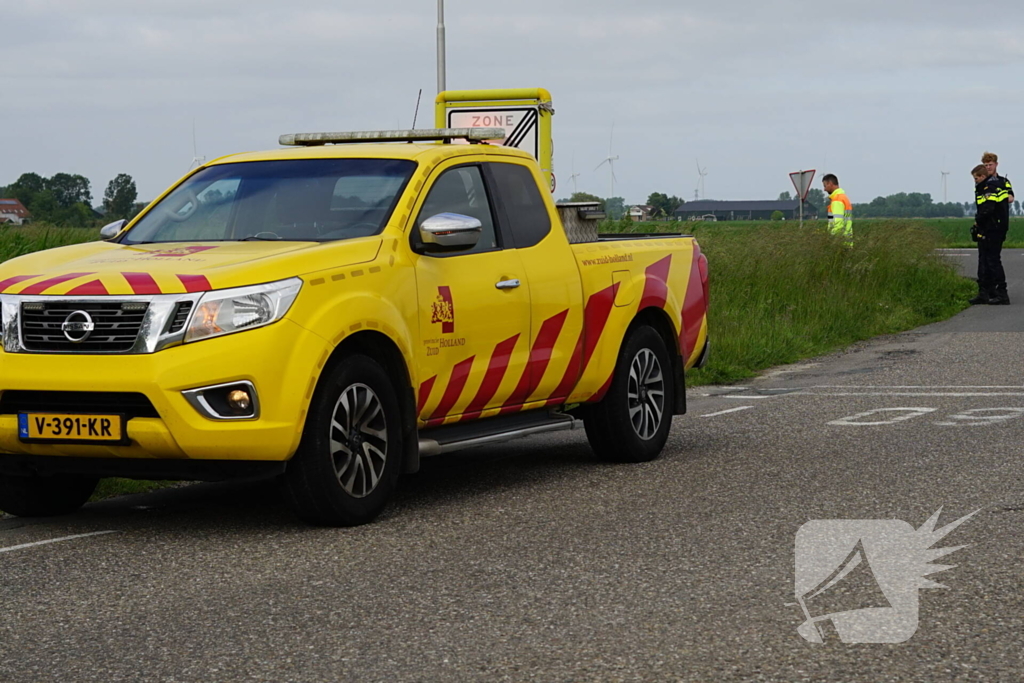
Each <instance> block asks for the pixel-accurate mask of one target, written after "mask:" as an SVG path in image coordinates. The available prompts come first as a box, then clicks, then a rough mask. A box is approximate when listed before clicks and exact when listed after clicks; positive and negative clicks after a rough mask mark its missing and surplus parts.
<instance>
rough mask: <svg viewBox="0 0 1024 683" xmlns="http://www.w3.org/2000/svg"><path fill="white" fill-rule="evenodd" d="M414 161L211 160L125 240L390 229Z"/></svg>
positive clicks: (359, 233) (358, 233)
mask: <svg viewBox="0 0 1024 683" xmlns="http://www.w3.org/2000/svg"><path fill="white" fill-rule="evenodd" d="M415 168H416V163H415V162H413V161H404V160H394V159H291V160H287V161H252V162H247V163H238V164H223V165H218V166H211V167H209V168H205V169H203V170H201V171H199V172H198V173H196V174H195V175H193V176H192V177H190V178H189V179H188V180H186V181H185V182H184V183H182V184H181V185H179V186H178V187H177V188H175V189H174V191H173V192H171V193H170V194H169V195H167V196H166V197H165V198H164V199H163V200H162V201H161V202H160V203H159V204H157V205H156V206H154V207H153V208H152V209H151V210H150V211H149V212H148V213H147V214H146V215H145V216H143V217H142V219H141V220H139V222H138V223H137V224H136V225H135V226H134V227H133V228H132V229H131V230H129V231H128V233H127V234H126V235H125V236H124V237H123V238H122V239H121V240H120V241H121V242H122V243H124V244H142V243H153V242H221V241H235V240H293V241H325V240H342V239H351V238H354V237H366V236H368V235H375V234H377V233H379V232H380V231H381V230H383V229H384V226H385V225H386V224H387V222H388V219H389V218H390V217H391V212H392V211H393V210H394V207H395V204H396V203H397V202H398V198H399V196H400V195H401V193H402V190H403V189H404V188H405V184H406V182H408V180H409V177H410V176H411V175H412V172H413V170H414V169H415Z"/></svg>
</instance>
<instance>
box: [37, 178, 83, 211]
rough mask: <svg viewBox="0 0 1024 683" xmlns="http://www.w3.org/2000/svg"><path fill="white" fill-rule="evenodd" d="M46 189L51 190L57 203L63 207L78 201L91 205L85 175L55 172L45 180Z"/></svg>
mask: <svg viewBox="0 0 1024 683" xmlns="http://www.w3.org/2000/svg"><path fill="white" fill-rule="evenodd" d="M46 189H48V190H50V191H52V192H53V197H54V199H56V200H57V204H59V205H60V206H61V207H63V208H65V209H70V208H71V207H72V206H74V205H75V204H79V203H82V204H88V205H90V206H91V205H92V192H91V191H90V189H89V179H88V178H86V177H85V176H80V175H71V174H70V173H57V174H56V175H54V176H53V177H52V178H50V179H49V180H48V181H46Z"/></svg>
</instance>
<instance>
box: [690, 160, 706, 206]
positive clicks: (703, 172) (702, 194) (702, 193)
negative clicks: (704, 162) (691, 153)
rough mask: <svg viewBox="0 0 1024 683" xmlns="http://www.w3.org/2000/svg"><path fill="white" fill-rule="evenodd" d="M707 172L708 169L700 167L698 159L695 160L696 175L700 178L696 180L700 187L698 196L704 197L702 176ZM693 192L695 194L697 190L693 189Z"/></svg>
mask: <svg viewBox="0 0 1024 683" xmlns="http://www.w3.org/2000/svg"><path fill="white" fill-rule="evenodd" d="M707 174H708V169H706V168H701V167H700V159H698V160H697V175H699V176H700V180H699V181H697V183H698V184H697V186H698V187H699V188H700V198H701V199H706V197H705V195H704V177H705V176H706V175H707ZM693 194H694V195H696V194H697V190H694V191H693Z"/></svg>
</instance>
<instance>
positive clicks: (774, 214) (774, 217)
mask: <svg viewBox="0 0 1024 683" xmlns="http://www.w3.org/2000/svg"><path fill="white" fill-rule="evenodd" d="M787 194H788V193H787ZM783 218H785V216H783V215H782V212H781V211H778V210H776V211H772V220H773V221H781V220H782V219H783Z"/></svg>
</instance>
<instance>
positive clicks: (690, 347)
mask: <svg viewBox="0 0 1024 683" xmlns="http://www.w3.org/2000/svg"><path fill="white" fill-rule="evenodd" d="M702 258H704V257H703V256H701V253H700V247H698V246H697V243H696V242H694V243H693V262H692V263H691V264H690V280H689V282H688V283H687V285H686V298H685V299H684V300H683V311H682V317H683V334H681V335H680V340H679V345H680V347H681V348H680V351H682V353H683V362H686V361H687V360H689V358H690V356H691V355H693V351H694V347H696V346H697V337H698V336H700V325H701V321H703V320H704V315H705V314H706V313H707V309H708V303H707V300H706V298H705V294H704V282H703V281H702V278H701V272H700V271H701V267H700V261H701V259H702Z"/></svg>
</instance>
